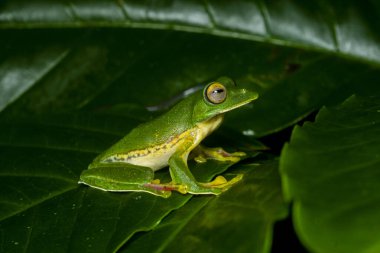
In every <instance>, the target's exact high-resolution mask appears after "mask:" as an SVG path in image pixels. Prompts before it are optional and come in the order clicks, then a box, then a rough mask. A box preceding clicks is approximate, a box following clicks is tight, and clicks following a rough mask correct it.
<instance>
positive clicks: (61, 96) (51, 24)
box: [0, 0, 380, 252]
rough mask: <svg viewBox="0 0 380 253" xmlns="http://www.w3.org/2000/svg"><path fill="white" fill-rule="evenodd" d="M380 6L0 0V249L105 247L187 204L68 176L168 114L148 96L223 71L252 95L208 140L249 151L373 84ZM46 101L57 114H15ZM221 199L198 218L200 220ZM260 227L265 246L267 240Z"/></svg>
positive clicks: (166, 99)
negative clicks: (83, 183) (87, 184)
mask: <svg viewBox="0 0 380 253" xmlns="http://www.w3.org/2000/svg"><path fill="white" fill-rule="evenodd" d="M379 9H380V6H379V4H378V3H376V2H375V1H364V2H363V1H360V2H357V1H353V0H351V1H335V2H325V1H324V2H320V1H307V2H305V1H303V2H301V1H281V2H276V3H272V2H270V3H269V2H265V1H253V0H252V1H249V0H247V1H234V2H233V3H232V2H231V3H230V2H227V1H175V0H173V1H117V2H106V1H100V0H96V1H92V2H91V4H90V3H88V2H86V1H75V2H68V1H58V0H53V1H46V0H40V1H25V0H24V1H21V0H14V1H10V0H8V1H1V3H0V28H1V30H0V34H1V38H2V39H1V40H0V56H1V59H2V61H1V63H0V73H1V75H0V110H3V111H2V112H1V114H0V120H1V131H0V143H1V144H0V163H1V165H2V167H1V168H0V170H1V173H2V175H3V176H4V177H2V179H1V180H2V182H4V185H5V186H6V187H3V188H2V190H1V191H0V192H1V196H2V198H3V201H4V203H2V204H1V206H0V211H1V212H2V215H3V216H2V217H3V219H4V220H2V221H1V222H0V234H1V235H2V236H1V238H2V240H0V243H1V245H0V251H13V250H14V251H16V252H19V251H26V250H25V249H29V250H33V249H38V251H39V252H41V251H46V252H52V251H57V250H58V251H70V250H71V251H73V250H74V249H78V250H79V249H80V250H81V251H84V250H85V251H96V250H98V251H104V250H107V251H111V250H112V249H116V248H118V247H120V246H121V245H122V244H123V243H124V242H125V241H126V240H127V239H128V238H130V236H132V235H133V234H134V233H135V232H136V231H146V230H149V229H152V228H154V227H156V226H157V222H159V221H160V220H161V219H162V218H163V217H164V216H166V215H167V214H168V212H169V211H170V210H174V209H176V210H177V208H179V207H181V206H182V207H181V208H180V209H179V210H178V211H181V212H183V213H187V211H189V209H186V207H187V205H186V204H184V203H185V202H186V201H187V199H182V198H179V199H176V198H175V199H174V200H172V201H174V202H170V203H169V202H160V203H158V202H155V200H156V198H153V197H152V196H151V197H152V198H149V199H148V200H149V201H152V203H153V204H155V205H156V206H155V208H150V207H152V203H151V202H141V201H140V195H138V194H137V195H136V194H135V195H133V194H132V195H128V194H127V195H122V196H119V195H118V194H107V193H104V192H99V191H96V190H93V189H88V190H82V188H78V186H77V184H76V181H77V177H78V175H79V173H80V172H81V170H83V169H85V168H86V167H87V165H88V163H89V162H90V161H91V159H92V158H93V157H94V156H96V154H97V153H98V152H101V151H103V150H105V149H106V148H107V147H108V146H109V145H110V144H111V143H112V142H114V141H116V140H117V139H119V138H120V137H121V136H123V135H124V134H126V133H127V132H128V131H129V130H130V129H131V128H132V127H134V126H136V125H137V124H138V123H140V122H142V121H146V120H148V119H149V118H151V117H153V116H154V115H156V114H159V113H162V112H161V111H160V112H156V113H149V112H147V111H146V110H144V108H143V107H142V106H153V107H149V108H158V109H163V110H165V109H166V108H167V107H168V105H170V104H171V103H172V102H173V101H176V100H178V98H180V97H182V95H184V94H185V93H186V92H183V91H184V90H185V89H187V88H190V87H194V85H196V84H200V83H201V84H204V83H207V82H208V81H210V80H214V79H215V78H217V77H219V76H222V75H227V76H230V77H232V78H234V79H235V80H236V81H237V84H238V85H239V86H246V87H248V88H250V89H254V90H256V91H258V92H259V93H260V99H259V100H257V101H255V103H252V104H250V105H249V106H247V107H245V108H244V109H241V110H239V111H236V112H235V111H234V112H231V113H229V114H228V115H227V117H226V122H225V124H224V126H223V128H222V129H220V131H219V132H218V133H216V134H215V137H216V138H213V139H212V140H210V143H213V144H214V145H219V146H234V148H236V147H237V148H238V149H239V148H240V149H244V150H247V151H248V150H249V151H250V152H252V149H253V148H255V146H256V143H257V141H256V140H255V139H254V138H255V137H259V136H264V135H269V134H271V133H273V132H276V131H279V130H281V129H284V128H286V127H288V126H292V124H294V123H295V122H297V121H299V120H300V119H301V118H303V117H305V116H306V115H308V114H309V113H310V112H313V111H316V110H318V109H319V108H321V106H322V105H325V104H329V105H334V104H337V103H340V102H341V101H342V100H344V98H346V97H347V96H349V95H351V94H352V93H358V94H361V95H363V96H368V94H372V93H374V92H377V91H378V90H379V88H378V83H379V77H380V73H379V62H380V60H379V59H380V57H379V43H378V39H379V34H380V33H379V22H377V20H378V19H379V17H380V15H379ZM40 28H43V29H40ZM72 28H76V29H72ZM94 28H95V29H94ZM131 28H133V29H131ZM136 28H138V29H136ZM142 28H144V29H142ZM173 30H176V31H182V32H174V31H173ZM178 95H180V96H178ZM162 102H163V103H162ZM78 110H80V111H81V112H79V113H78ZM95 111H97V112H107V113H112V115H100V114H97V113H96V114H94V112H95ZM47 112H48V113H49V112H50V113H54V114H53V115H54V116H53V115H52V114H47V115H44V116H41V117H40V118H39V119H36V118H32V119H30V118H29V119H28V120H26V121H22V120H19V118H20V117H21V116H23V115H27V116H30V115H35V114H45V113H47ZM57 112H63V114H62V113H60V114H57ZM67 113H68V114H72V116H71V117H67ZM5 119H8V120H10V122H11V123H9V122H8V123H6V122H5ZM297 131H298V130H297ZM221 136H222V137H223V138H220V137H221ZM210 137H212V136H210ZM277 137H278V136H269V139H272V140H276V143H273V141H272V143H268V144H269V146H272V145H273V146H276V147H281V145H282V144H283V143H282V142H281V141H279V140H283V139H286V138H287V137H288V136H280V138H277ZM231 140H232V141H233V142H232V141H231ZM334 159H335V160H336V161H335V162H339V160H340V158H338V157H336V158H334ZM213 168H215V169H217V170H218V169H221V170H223V169H225V168H221V167H219V166H218V165H216V166H215V167H214V166H213ZM203 173H206V172H203ZM210 173H211V174H214V173H215V172H210ZM159 174H160V175H161V176H164V177H165V176H167V174H165V173H163V174H161V173H159ZM18 175H19V176H18ZM200 175H202V171H201V173H200ZM256 175H257V174H256ZM268 177H270V175H269V174H268ZM277 186H278V185H277ZM244 187H246V186H244ZM83 189H87V188H83ZM128 196H135V197H136V198H135V197H128ZM178 197H181V196H178ZM267 197H268V196H267ZM263 198H265V196H264V197H263ZM144 199H145V198H144ZM197 199H198V198H197ZM199 199H201V198H199ZM148 200H147V201H148ZM131 202H133V203H134V204H131V205H130V206H129V204H128V205H125V204H126V203H131ZM200 202H202V201H200ZM215 202H217V201H216V200H215V201H213V200H210V201H208V202H207V203H206V204H205V206H204V207H202V209H201V210H200V212H197V213H196V214H195V216H194V217H193V219H199V220H203V219H204V218H205V217H206V216H205V214H202V213H204V211H203V210H208V211H212V206H213V204H212V203H215ZM191 203H193V201H191ZM202 203H204V202H202ZM135 204H136V205H135ZM208 205H210V207H209V206H208ZM137 206H138V207H137ZM189 208H191V206H190V207H189ZM139 209H142V210H144V211H146V210H155V211H157V212H154V215H152V216H151V215H146V213H144V212H142V213H140V212H137V211H136V210H139ZM81 210H82V211H84V212H81ZM134 212H136V213H134ZM189 212H191V211H189ZM130 213H132V214H133V213H134V215H132V216H129V214H130ZM246 214H247V213H246ZM140 215H141V216H140ZM144 215H145V216H144ZM177 215H179V216H176V212H174V213H172V216H173V217H179V218H180V217H181V213H179V214H177ZM142 216H144V217H142ZM198 216H199V217H198ZM184 217H186V218H188V217H189V216H184ZM119 218H120V219H119ZM277 218H280V216H275V215H274V216H273V217H272V219H270V221H269V223H267V224H269V225H270V226H271V224H272V222H273V221H274V220H276V219H277ZM242 219H244V220H247V222H249V221H252V220H250V217H248V216H245V217H242ZM119 221H120V222H119ZM140 221H142V222H140ZM186 227H187V229H186V231H191V227H188V226H186ZM31 228H32V229H31ZM48 229H50V230H48ZM193 229H196V227H193ZM223 229H226V230H225V231H228V229H229V227H227V226H224V228H223ZM52 230H54V231H52ZM47 231H50V232H51V234H49V232H47ZM105 231H107V233H105ZM186 231H185V230H183V231H181V233H185V234H186V233H187V232H186ZM266 231H267V232H268V231H269V232H268V234H267V236H265V237H263V240H258V243H259V244H260V245H263V243H265V240H266V242H267V243H269V240H270V238H271V236H270V233H271V231H272V230H271V229H270V228H268V230H266ZM220 233H223V230H220ZM239 233H240V232H239ZM148 234H150V233H148ZM148 234H146V235H148ZM190 234H191V233H188V235H190ZM144 236H145V234H144ZM285 236H286V235H285ZM279 237H281V238H282V236H279ZM28 238H29V239H28ZM133 238H134V240H135V239H136V238H137V237H133ZM141 238H143V237H141ZM332 238H333V237H332ZM256 239H257V238H256V237H255V238H253V239H252V240H256ZM136 242H137V241H136ZM131 243H132V242H131ZM156 243H157V241H156ZM159 243H160V242H158V244H159ZM245 243H246V242H242V245H244V244H245ZM5 245H6V246H5ZM131 245H132V244H131ZM170 245H171V246H170V247H175V245H174V244H170ZM256 245H258V244H256ZM268 248H269V246H265V247H264V248H263V249H264V250H268Z"/></svg>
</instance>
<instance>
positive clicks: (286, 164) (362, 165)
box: [281, 97, 380, 253]
mask: <svg viewBox="0 0 380 253" xmlns="http://www.w3.org/2000/svg"><path fill="white" fill-rule="evenodd" d="M379 115H380V98H379V97H370V98H357V97H351V98H349V99H348V100H347V101H345V102H344V103H343V104H342V105H340V106H338V107H336V108H328V109H326V108H324V109H322V110H321V111H320V113H319V114H318V116H317V119H316V122H315V123H307V124H305V125H304V126H302V127H297V128H296V129H295V130H294V132H293V134H292V139H291V141H290V144H289V145H286V146H285V148H284V150H283V152H282V154H281V170H282V173H283V176H284V177H283V187H284V191H285V195H286V196H287V198H288V199H293V200H294V208H293V209H294V213H293V218H294V221H295V225H296V229H297V232H298V235H299V236H300V238H301V239H302V240H303V242H304V243H305V244H306V245H307V246H308V247H309V248H310V249H311V250H312V251H313V252H336V253H339V252H344V253H349V252H379V251H380V240H379V238H380V232H379V229H378V228H379V226H380V206H379V199H380V184H379V180H380V170H379V164H380V156H379V150H380V116H379Z"/></svg>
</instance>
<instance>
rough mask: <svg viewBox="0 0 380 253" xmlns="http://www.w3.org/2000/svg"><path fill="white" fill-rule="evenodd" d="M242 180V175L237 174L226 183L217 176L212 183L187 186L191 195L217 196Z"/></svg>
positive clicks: (221, 177) (222, 178)
mask: <svg viewBox="0 0 380 253" xmlns="http://www.w3.org/2000/svg"><path fill="white" fill-rule="evenodd" d="M242 178H243V175H241V174H239V175H237V176H236V177H234V178H233V179H231V180H230V181H227V180H226V179H225V178H224V177H223V176H217V177H216V178H215V179H214V180H213V181H211V182H209V183H197V184H196V185H195V186H194V185H191V186H189V187H188V192H189V193H192V194H214V195H219V194H221V193H222V192H224V191H226V190H228V189H229V188H231V186H233V185H234V184H236V183H237V182H239V181H240V180H241V179H242Z"/></svg>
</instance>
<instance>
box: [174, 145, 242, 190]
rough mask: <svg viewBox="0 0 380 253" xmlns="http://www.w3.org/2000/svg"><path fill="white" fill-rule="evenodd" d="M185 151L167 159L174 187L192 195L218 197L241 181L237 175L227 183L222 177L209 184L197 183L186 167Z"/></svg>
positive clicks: (240, 176) (240, 177) (186, 153)
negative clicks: (178, 186)
mask: <svg viewBox="0 0 380 253" xmlns="http://www.w3.org/2000/svg"><path fill="white" fill-rule="evenodd" d="M187 156H188V152H186V151H183V152H181V151H177V152H176V153H175V154H174V155H173V156H172V157H171V158H170V159H169V170H170V175H171V177H172V180H173V182H172V183H173V184H174V185H182V186H184V189H185V190H186V192H188V193H192V194H215V195H218V194H220V193H222V192H223V191H225V190H227V189H229V188H230V187H231V186H232V185H233V184H235V183H237V182H238V181H240V180H241V179H242V177H243V176H242V175H238V176H236V177H235V178H233V179H232V180H230V181H227V180H226V179H225V178H224V177H223V176H218V177H216V178H215V179H214V180H213V181H211V182H209V183H200V182H197V181H196V179H195V178H194V176H193V174H192V173H191V172H190V170H189V168H188V166H187Z"/></svg>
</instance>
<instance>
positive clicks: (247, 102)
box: [219, 98, 256, 114]
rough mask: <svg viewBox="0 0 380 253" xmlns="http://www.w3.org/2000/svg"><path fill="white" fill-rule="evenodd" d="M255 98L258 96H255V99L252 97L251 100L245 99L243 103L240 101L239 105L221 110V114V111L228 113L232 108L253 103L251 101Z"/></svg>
mask: <svg viewBox="0 0 380 253" xmlns="http://www.w3.org/2000/svg"><path fill="white" fill-rule="evenodd" d="M255 99H256V98H253V99H250V100H247V101H244V102H242V103H240V104H237V105H235V106H233V107H230V108H228V109H225V110H222V111H220V113H219V114H221V113H226V112H229V111H231V110H233V109H236V108H239V107H241V106H243V105H246V104H249V103H251V102H252V101H253V100H255Z"/></svg>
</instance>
